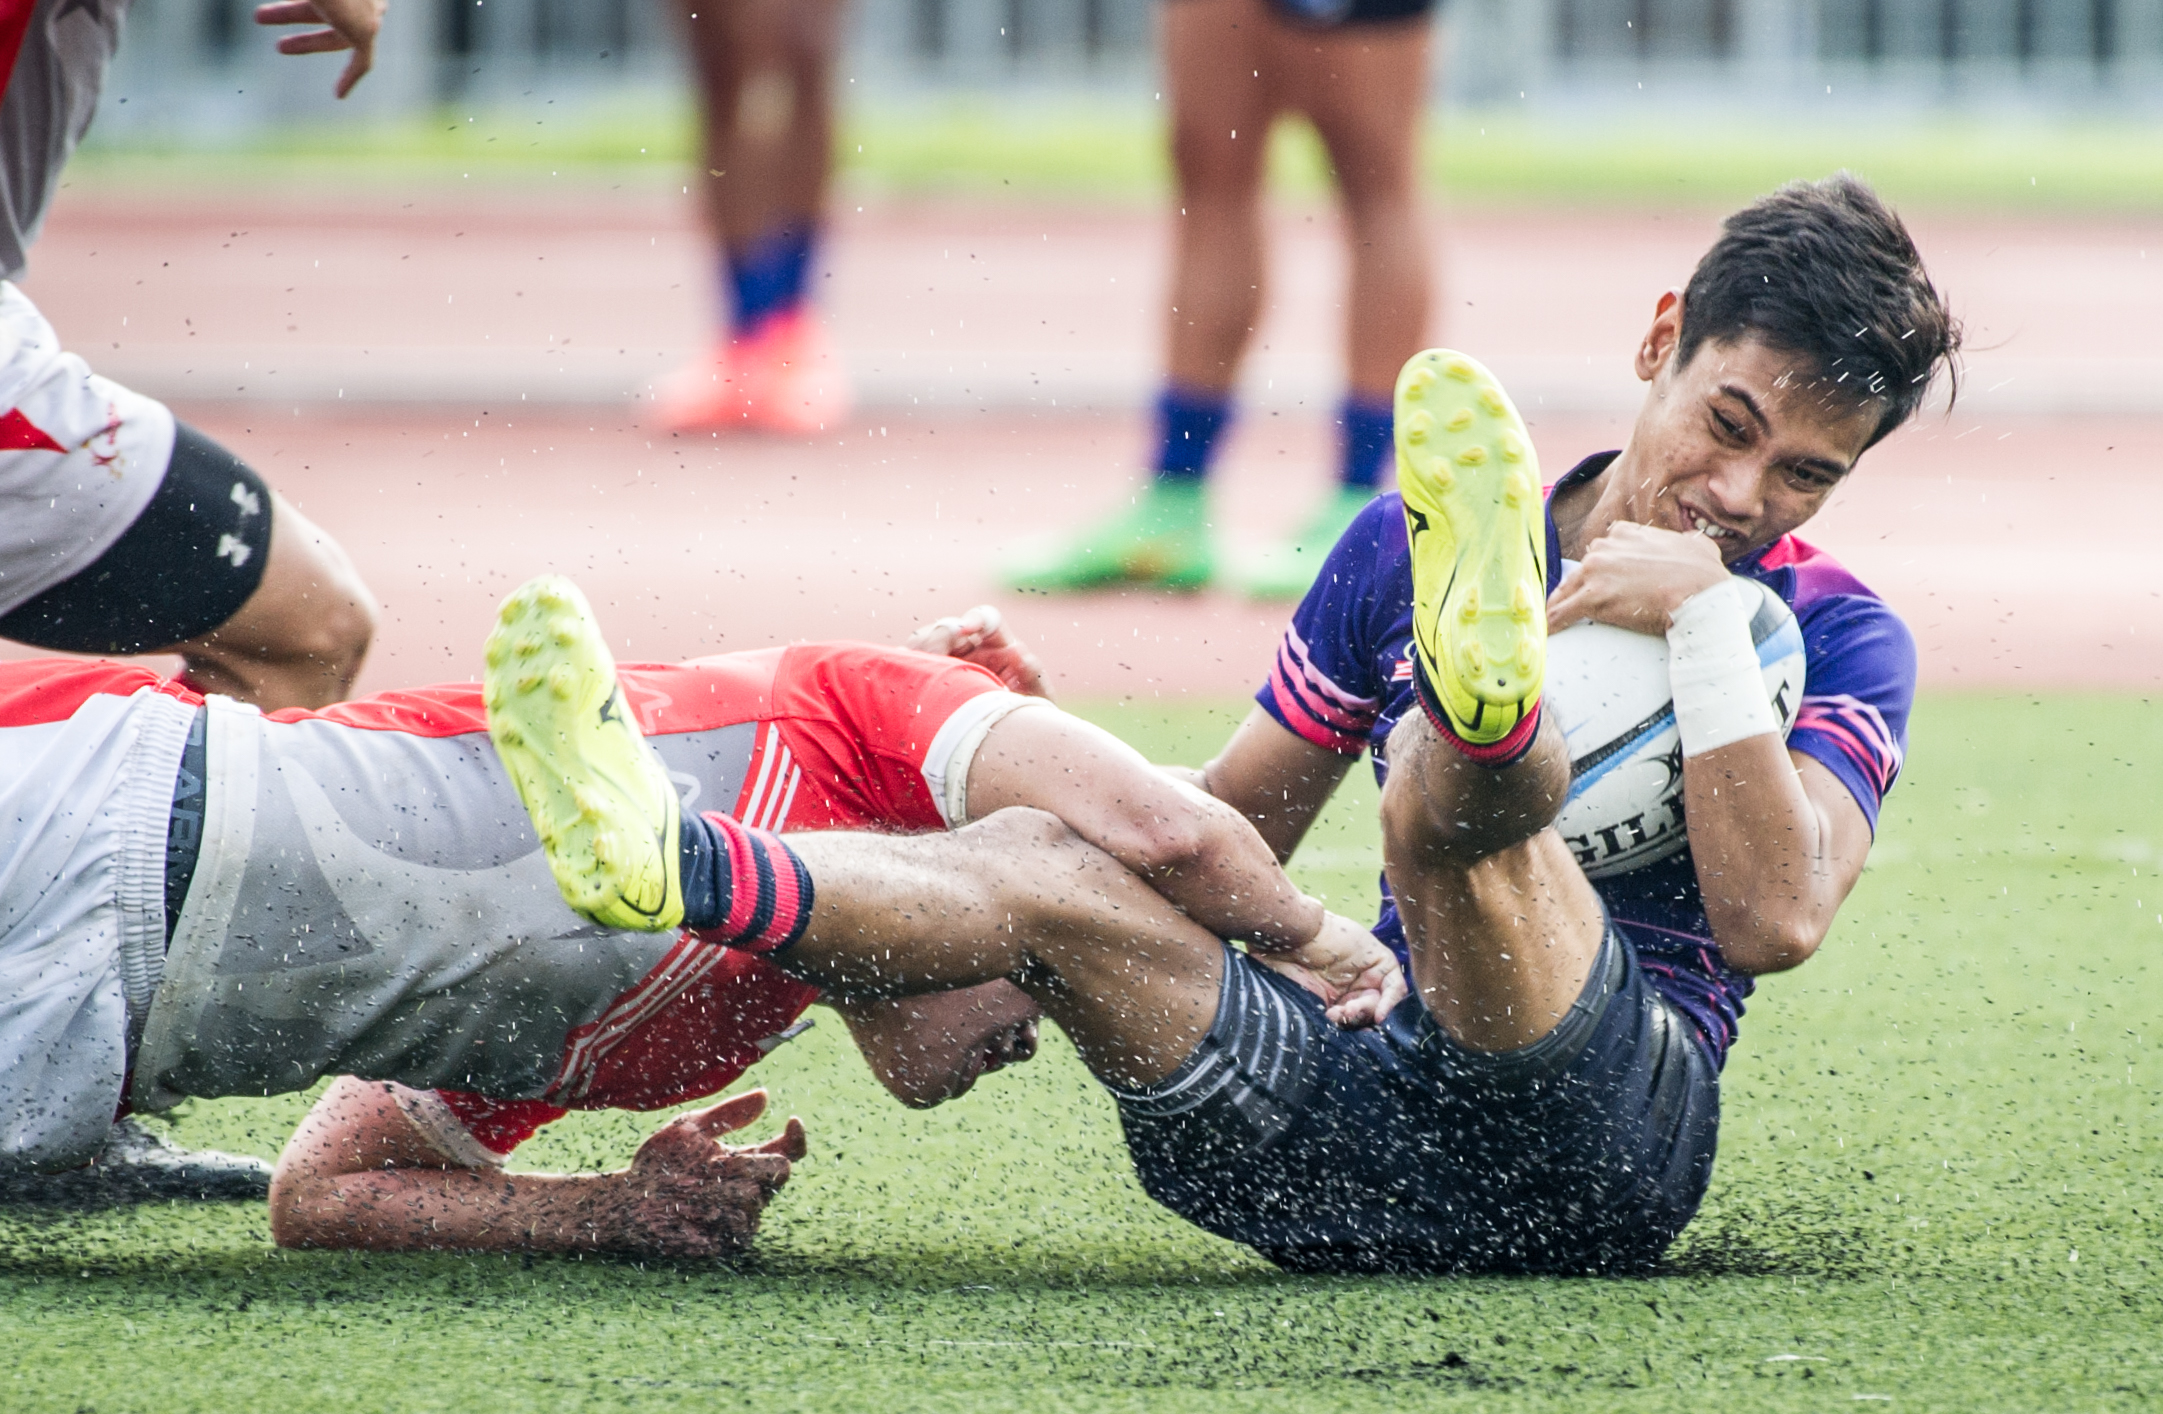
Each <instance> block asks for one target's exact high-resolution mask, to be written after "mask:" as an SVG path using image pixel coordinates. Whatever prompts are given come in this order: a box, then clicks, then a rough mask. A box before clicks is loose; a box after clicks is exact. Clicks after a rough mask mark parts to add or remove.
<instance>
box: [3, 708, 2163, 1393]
mask: <svg viewBox="0 0 2163 1414" xmlns="http://www.w3.org/2000/svg"><path fill="white" fill-rule="evenodd" d="M1231 710H1232V709H1231V708H1230V707H1227V708H1225V709H1223V710H1218V711H1204V710H1199V709H1195V710H1188V711H1184V712H1181V713H1177V714H1173V715H1170V716H1167V715H1166V714H1165V713H1164V712H1161V711H1143V710H1140V709H1134V708H1129V709H1121V710H1107V711H1105V712H1103V713H1100V714H1099V715H1100V716H1101V717H1102V719H1103V720H1105V721H1107V722H1108V723H1110V724H1111V725H1113V726H1114V727H1116V728H1117V729H1119V730H1121V731H1123V732H1126V733H1128V734H1129V735H1130V736H1132V737H1133V738H1135V739H1136V740H1137V741H1139V742H1141V743H1142V744H1144V745H1145V746H1146V747H1147V748H1148V749H1150V750H1152V751H1154V752H1158V753H1162V754H1164V755H1166V756H1177V757H1185V758H1187V759H1193V758H1194V757H1196V756H1197V755H1199V754H1200V753H1201V752H1203V751H1205V750H1206V749H1207V748H1208V747H1209V746H1210V745H1211V744H1212V743H1213V742H1214V741H1215V740H1217V739H1219V738H1220V737H1221V734H1222V732H1223V730H1224V728H1225V725H1226V724H1227V723H1228V722H1229V721H1230V720H1231V717H1230V712H1231ZM2068 723H2070V724H2071V726H2070V728H2068V726H2067V724H2068ZM2158 800H2163V709H2159V708H2158V707H2157V706H2155V705H2153V704H2151V703H2149V702H2145V701H2136V700H2132V699H2125V698H2109V699H2096V700H2066V699H2048V700H2037V699H2033V698H2025V697H2021V698H2013V697H1994V698H1980V697H1934V698H1930V699H1928V700H1926V702H1925V703H1924V705H1923V707H1922V709H1921V710H1920V712H1919V714H1918V717H1917V720H1916V727H1915V743H1914V750H1913V756H1912V759H1911V761H1910V764H1909V768H1908V774H1907V776H1906V778H1905V780H1904V781H1903V783H1902V785H1901V787H1900V789H1899V790H1898V791H1896V792H1895V794H1894V796H1893V799H1892V802H1891V804H1890V806H1889V808H1888V811H1887V814H1886V819H1885V822H1884V827H1883V830H1882V843H1881V844H1880V846H1879V849H1878V852H1877V854H1876V856H1875V858H1874V860H1873V864H1872V867H1871V868H1870V870H1869V872H1868V873H1867V874H1866V875H1865V877H1864V880H1863V883H1862V886H1861V888H1860V889H1859V891H1858V893H1857V894H1856V896H1855V898H1854V899H1853V901H1852V902H1851V903H1850V904H1849V906H1848V908H1847V910H1846V911H1845V913H1844V914H1843V916H1842V919H1841V922H1840V925H1839V927H1838V929H1837V930H1836V932H1835V933H1834V935H1833V937H1832V938H1831V940H1830V941H1829V942H1828V943H1827V945H1826V947H1825V949H1824V951H1823V953H1822V955H1821V956H1820V957H1818V958H1817V959H1816V960H1815V961H1813V962H1812V963H1811V964H1810V965H1809V966H1808V967H1806V968H1804V969H1802V970H1801V971H1800V972H1798V973H1795V974H1793V975H1790V976H1785V977H1776V978H1773V979H1771V980H1770V981H1769V982H1767V983H1766V984H1765V986H1764V987H1763V988H1762V989H1761V991H1760V992H1759V994H1758V997H1757V998H1756V1000H1755V1001H1754V1003H1753V1005H1752V1007H1751V1014H1750V1016H1749V1018H1748V1020H1747V1022H1746V1023H1745V1026H1744V1031H1743V1039H1742V1043H1741V1045H1740V1047H1739V1049H1738V1050H1737V1051H1736V1053H1735V1055H1734V1058H1733V1060H1732V1061H1731V1063H1730V1064H1729V1066H1728V1069H1727V1073H1726V1085H1727V1100H1726V1105H1727V1124H1726V1128H1725V1133H1724V1136H1723V1146H1722V1154H1721V1157H1720V1162H1719V1168H1718V1172H1717V1174H1716V1176H1715V1179H1714V1184H1713V1190H1712V1195H1711V1198H1710V1200H1709V1202H1708V1203H1707V1205H1706V1208H1705V1211H1704V1213H1703V1215H1702V1216H1701V1217H1700V1218H1699V1219H1698V1221H1697V1223H1696V1225H1695V1226H1694V1227H1692V1228H1691V1229H1690V1230H1689V1232H1688V1233H1686V1234H1685V1235H1684V1237H1683V1239H1682V1241H1681V1242H1680V1243H1679V1244H1678V1245H1677V1247H1676V1249H1675V1250H1674V1251H1673V1253H1672V1254H1671V1258H1670V1270H1669V1271H1668V1272H1667V1273H1666V1274H1663V1275H1661V1276H1659V1277H1657V1278H1654V1279H1648V1280H1629V1281H1621V1280H1596V1279H1581V1280H1552V1279H1538V1280H1424V1281H1417V1280H1371V1279H1337V1280H1323V1279H1314V1278H1304V1277H1300V1278H1294V1277H1286V1276H1281V1275H1278V1274H1277V1273H1275V1272H1274V1271H1273V1270H1271V1269H1270V1268H1268V1267H1266V1266H1265V1265H1263V1264H1262V1263H1260V1262H1259V1261H1257V1260H1255V1259H1254V1258H1252V1257H1251V1256H1249V1255H1247V1254H1245V1253H1244V1252H1243V1251H1241V1250H1240V1249H1237V1248H1234V1247H1232V1246H1230V1245H1228V1244H1225V1243H1221V1242H1218V1241H1216V1240H1214V1239H1211V1238H1208V1237H1205V1236H1202V1235H1199V1234H1198V1233H1195V1232H1193V1231H1191V1230H1187V1229H1185V1228H1183V1227H1182V1226H1181V1225H1180V1224H1179V1223H1178V1222H1177V1221H1176V1220H1174V1219H1172V1218H1170V1217H1169V1216H1167V1215H1165V1214H1163V1213H1162V1212H1160V1211H1157V1210H1156V1209H1155V1208H1153V1206H1152V1205H1151V1204H1150V1203H1149V1202H1148V1200H1147V1199H1145V1198H1144V1197H1143V1196H1142V1194H1141V1193H1140V1191H1139V1190H1138V1189H1137V1188H1136V1186H1135V1184H1134V1183H1133V1181H1132V1179H1131V1177H1130V1175H1129V1172H1128V1170H1127V1167H1126V1164H1125V1162H1124V1159H1123V1158H1122V1156H1121V1152H1120V1148H1119V1144H1118V1142H1117V1131H1116V1124H1115V1121H1114V1118H1113V1114H1112V1109H1111V1106H1110V1104H1109V1103H1108V1102H1107V1101H1106V1100H1105V1099H1104V1098H1103V1096H1102V1095H1101V1094H1100V1093H1098V1092H1097V1091H1096V1089H1095V1088H1094V1086H1093V1085H1092V1084H1091V1083H1090V1081H1089V1080H1088V1078H1087V1076H1086V1075H1085V1074H1084V1073H1083V1071H1082V1070H1081V1068H1080V1066H1079V1065H1078V1064H1077V1063H1076V1061H1075V1060H1074V1058H1073V1055H1072V1053H1071V1051H1069V1050H1068V1049H1066V1048H1065V1046H1064V1045H1063V1043H1059V1042H1054V1043H1053V1044H1051V1045H1050V1046H1048V1047H1047V1052H1046V1054H1045V1055H1044V1056H1043V1057H1041V1058H1040V1059H1039V1060H1037V1061H1036V1062H1034V1063H1032V1064H1030V1065H1028V1066H1026V1067H1023V1068H1022V1069H1021V1070H1020V1071H1018V1072H1015V1073H1012V1074H1008V1075H1002V1076H997V1077H993V1078H992V1079H991V1080H989V1081H987V1082H986V1083H985V1084H984V1085H983V1086H982V1087H980V1088H979V1089H978V1091H977V1092H976V1093H975V1094H973V1095H971V1096H970V1097H968V1098H967V1099H966V1100H964V1101H962V1102H960V1103H959V1104H957V1105H954V1106H951V1107H949V1108H947V1109H945V1110H942V1111H936V1112H932V1113H930V1114H926V1115H917V1114H911V1113H909V1112H906V1111H903V1110H902V1109H900V1108H899V1107H898V1106H896V1105H893V1104H892V1103H891V1102H888V1101H886V1100H885V1099H884V1098H883V1094H882V1093H881V1092H879V1091H878V1090H877V1089H876V1088H875V1086H874V1084H873V1083H872V1082H871V1080H870V1079H869V1078H868V1076H867V1075H866V1074H865V1073H864V1072H863V1071H862V1068H861V1066H860V1065H859V1064H858V1063H857V1062H856V1061H855V1060H854V1058H853V1055H852V1054H851V1053H850V1051H849V1050H848V1048H847V1045H846V1041H845V1039H844V1037H843V1035H842V1031H841V1028H840V1026H839V1025H838V1024H836V1023H834V1022H832V1021H828V1022H827V1023H826V1024H823V1025H821V1026H820V1027H818V1028H817V1029H816V1030H815V1031H813V1032H812V1033H811V1034H810V1035H809V1036H808V1037H806V1038H805V1039H804V1040H803V1041H800V1042H798V1043H796V1044H794V1045H791V1046H789V1047H787V1048H784V1049H783V1050H782V1051H780V1052H779V1053H777V1054H776V1055H775V1056H774V1057H773V1058H772V1059H771V1060H770V1061H768V1062H767V1063H765V1064H763V1065H762V1066H760V1067H759V1069H758V1071H757V1072H756V1073H755V1078H756V1079H757V1080H758V1081H759V1082H760V1083H763V1084H764V1085H766V1086H767V1087H768V1088H769V1089H771V1090H772V1091H773V1093H774V1097H775V1101H776V1104H777V1107H778V1108H779V1109H780V1110H782V1111H784V1112H787V1111H795V1112H798V1113H801V1114H803V1115H804V1116H805V1117H806V1119H807V1121H808V1122H809V1124H810V1126H811V1132H812V1136H813V1157H812V1158H811V1159H810V1160H809V1161H808V1162H807V1163H806V1164H804V1165H803V1167H802V1168H801V1170H800V1171H799V1173H798V1176H797V1177H796V1179H795V1180H794V1182H793V1183H792V1184H791V1185H790V1187H789V1188H788V1189H787V1190H786V1192H785V1193H784V1194H783V1195H782V1197H781V1198H780V1199H779V1200H778V1202H777V1204H776V1206H775V1208H774V1209H773V1211H772V1213H771V1216H770V1220H769V1222H768V1225H767V1227H766V1231H765V1236H764V1238H763V1239H762V1241H761V1244H760V1249H759V1253H758V1256H757V1257H756V1259H755V1260H753V1261H752V1262H750V1263H748V1264H747V1265H745V1266H744V1267H742V1268H740V1269H737V1270H728V1269H720V1268H711V1267H701V1266H684V1267H677V1266H670V1265H665V1264H664V1265H655V1264H644V1265H641V1264H637V1263H632V1262H620V1261H594V1260H587V1261H571V1260H556V1259H548V1258H543V1259H539V1260H519V1259H515V1258H514V1259H503V1258H496V1257H485V1258H466V1257H458V1256H428V1257H414V1258H398V1259H387V1258H358V1257H351V1256H342V1255H331V1254H288V1253H280V1252H278V1251H275V1250H274V1249H273V1248H271V1246H270V1245H269V1242H268V1239H267V1234H266V1230H265V1229H266V1224H265V1220H264V1215H263V1211H262V1209H261V1208H260V1207H257V1206H254V1205H230V1206H219V1207H209V1208H202V1207H177V1206H176V1207H157V1208H150V1209H143V1210H135V1211H120V1212H112V1213H105V1214H96V1215H89V1216H82V1215H59V1214H45V1215H37V1214H23V1213H17V1214H12V1215H7V1216H0V1348H4V1349H5V1350H6V1351H7V1352H8V1354H7V1358H6V1360H5V1362H4V1364H0V1409H5V1410H9V1411H14V1412H15V1414H45V1411H58V1412H59V1414H72V1412H77V1411H97V1414H117V1411H132V1410H141V1411H159V1412H160V1414H179V1411H194V1410H202V1411H220V1414H225V1411H254V1410H266V1411H279V1414H304V1411H311V1412H312V1411H318V1410H321V1411H349V1410H350V1411H355V1414H361V1411H366V1412H367V1414H390V1412H391V1411H405V1410H416V1411H417V1410H441V1409H450V1408H489V1409H509V1410H525V1409H539V1410H559V1409H560V1410H614V1409H656V1410H658V1409H679V1408H693V1407H699V1408H720V1409H744V1408H759V1409H798V1408H801V1409H807V1410H820V1411H845V1410H857V1409H867V1410H877V1411H880V1412H881V1414H892V1411H897V1410H903V1409H909V1410H914V1409H955V1410H964V1409H968V1410H974V1409H983V1408H1030V1409H1047V1410H1095V1409H1140V1408H1147V1409H1185V1408H1202V1407H1212V1408H1219V1407H1228V1406H1229V1407H1237V1408H1241V1409H1251V1410H1274V1409H1295V1408H1296V1409H1303V1410H1304V1409H1329V1408H1339V1407H1342V1408H1372V1407H1378V1406H1379V1407H1385V1408H1403V1407H1412V1406H1415V1405H1417V1406H1421V1407H1425V1406H1448V1407H1453V1408H1459V1407H1461V1408H1467V1409H1498V1410H1520V1409H1522V1410H1532V1409H1558V1410H1561V1409H1566V1410H1587V1409H1599V1410H1606V1409H1618V1410H1639V1409H1669V1408H1672V1409H1689V1410H1703V1409H1707V1408H1740V1409H1748V1410H1759V1409H1831V1408H1849V1407H1854V1406H1855V1405H1856V1404H1858V1403H1861V1404H1865V1405H1868V1404H1874V1403H1878V1402H1888V1401H1889V1402H1891V1403H1893V1404H1894V1405H1895V1406H1897V1407H1903V1408H1918V1409H1963V1410H1980V1409H1991V1410H1997V1409H2007V1410H2049V1411H2061V1410H2075V1409H2078V1410H2090V1409H2136V1408H2154V1407H2156V1406H2157V1404H2158V1402H2159V1401H2163V1338H2159V1336H2158V1332H2159V1331H2163V1213H2159V1209H2163V1123H2159V1120H2163V1113H2159V1108H2158V1099H2157V1097H2158V1094H2159V1093H2163V1051H2159V1047H2158V1041H2159V1039H2163V1038H2159V1035H2158V1032H2159V1031H2163V1005H2159V1003H2158V1000H2157V996H2158V988H2159V986H2163V966H2159V965H2158V959H2159V957H2163V879H2159V878H2158V877H2157V875H2156V872H2155V871H2156V870H2157V869H2158V868H2159V867H2163V858H2159V853H2163V851H2159V846H2163V824H2159V821H2163V815H2159V814H2158V813H2157V807H2156V802H2157V801H2158ZM1372 808H1373V797H1372V792H1371V790H1363V791H1348V792H1347V793H1346V798H1344V799H1343V800H1341V801H1340V803H1339V805H1338V807H1336V808H1335V810H1334V814H1333V816H1332V818H1331V819H1330V820H1329V821H1327V822H1326V824H1325V825H1324V826H1323V827H1322V828H1321V830H1320V832H1319V833H1318V835H1317V837H1316V839H1315V840H1314V841H1313V843H1312V844H1311V846H1310V847H1309V849H1308V850H1307V851H1306V853H1305V856H1304V857H1303V859H1302V860H1301V861H1300V863H1299V870H1300V872H1301V873H1302V875H1303V877H1304V879H1305V880H1306V881H1307V882H1308V883H1309V885H1310V886H1311V887H1314V888H1316V889H1319V890H1321V891H1323V892H1325V893H1327V894H1328V895H1329V896H1330V897H1331V898H1332V899H1334V900H1336V901H1338V902H1339V904H1340V905H1341V906H1344V907H1346V908H1358V907H1363V906H1364V904H1365V901H1366V900H1367V898H1368V895H1369V888H1370V885H1369V882H1368V880H1369V876H1370V872H1371V869H1372V867H1373V860H1374V857H1375V854H1374V850H1375V830H1374V827H1373V824H1372ZM303 1106H304V1101H303V1100H302V1099H300V1098H297V1097H295V1098H284V1099H278V1100H272V1101H262V1102H240V1101H225V1102H220V1103H215V1104H199V1105H197V1106H195V1107H194V1108H193V1109H192V1110H191V1111H190V1112H189V1113H187V1114H186V1115H185V1116H184V1117H183V1118H182V1120H181V1123H180V1129H181V1132H182V1134H183V1135H184V1136H185V1137H187V1138H189V1139H191V1140H194V1141H197V1142H214V1143H221V1144H225V1145H228V1146H232V1147H242V1148H248V1149H252V1150H254V1151H255V1152H259V1153H263V1154H266V1155H268V1154H270V1153H272V1152H274V1151H275V1149H276V1148H277V1146H278V1143H279V1141H280V1140H281V1139H282V1137H283V1133H284V1131H285V1129H286V1128H287V1127H288V1126H290V1124H291V1123H292V1122H293V1120H294V1119H295V1118H296V1117H297V1116H298V1115H299V1114H300V1113H301V1111H302V1109H303ZM651 1123H652V1119H651V1118H650V1117H647V1118H643V1119H642V1118H638V1117H629V1116H579V1117H574V1118H573V1119H572V1120H570V1121H567V1122H566V1123H564V1124H562V1125H559V1126H557V1127H556V1129H555V1130H553V1131H551V1132H550V1133H548V1134H546V1135H544V1136H543V1137H542V1138H541V1139H540V1140H538V1141H536V1142H535V1143H534V1144H533V1145H531V1146H530V1147H529V1149H528V1150H526V1151H523V1152H522V1154H521V1156H520V1157H521V1162H522V1163H524V1164H529V1165H531V1166H534V1167H553V1166H567V1165H606V1164H614V1163H618V1162H621V1161H622V1160H623V1159H624V1158H626V1157H627V1156H628V1154H629V1152H630V1150H631V1148H632V1146H633V1145H634V1144H635V1142H636V1140H637V1138H638V1137H639V1136H640V1135H641V1134H642V1133H643V1132H644V1131H645V1130H646V1128H647V1127H648V1126H649V1125H650V1124H651Z"/></svg>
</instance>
